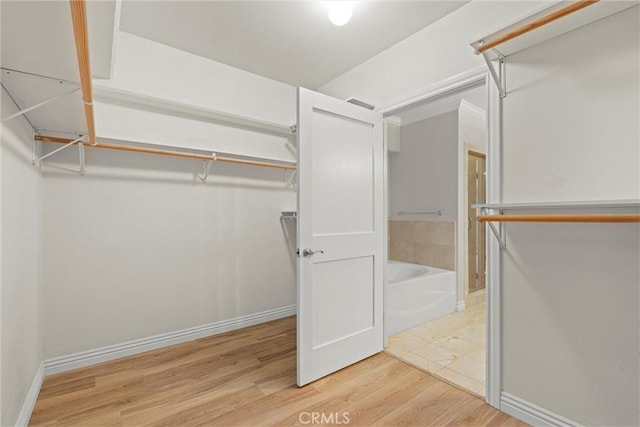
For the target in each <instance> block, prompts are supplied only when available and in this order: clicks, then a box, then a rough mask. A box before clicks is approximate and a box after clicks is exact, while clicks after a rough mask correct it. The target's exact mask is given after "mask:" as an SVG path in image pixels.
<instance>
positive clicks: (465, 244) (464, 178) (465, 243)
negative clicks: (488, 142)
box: [458, 141, 487, 308]
mask: <svg viewBox="0 0 640 427" xmlns="http://www.w3.org/2000/svg"><path fill="white" fill-rule="evenodd" d="M460 147H461V148H462V151H463V156H464V158H463V165H464V167H463V168H462V170H461V171H462V175H460V174H458V175H459V176H458V179H459V184H462V186H463V192H464V204H463V206H464V212H463V214H464V215H463V218H464V220H465V221H468V219H469V209H468V205H469V188H468V186H467V184H468V182H469V181H468V179H469V168H468V166H467V165H468V162H469V156H470V155H474V156H478V157H482V158H483V159H484V161H485V172H486V162H487V154H486V153H483V152H482V151H479V150H478V148H481V147H475V146H472V145H469V144H465V143H464V142H463V141H462V142H461V145H460ZM485 151H486V150H485ZM485 194H486V188H485ZM485 228H486V227H485ZM485 234H486V233H485ZM461 241H462V242H461ZM458 243H461V246H462V248H463V249H464V256H465V260H464V266H465V276H464V284H463V288H464V289H463V293H464V295H465V296H466V295H469V289H470V287H471V283H470V282H469V281H468V279H469V261H470V260H469V225H468V224H466V227H465V234H464V236H462V239H458ZM485 250H486V248H485ZM485 256H486V255H485ZM485 273H486V271H485ZM486 279H487V278H486V275H485V290H486V288H487V286H486V285H487V280H486ZM465 308H466V307H465Z"/></svg>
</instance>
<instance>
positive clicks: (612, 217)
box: [478, 214, 640, 223]
mask: <svg viewBox="0 0 640 427" xmlns="http://www.w3.org/2000/svg"><path fill="white" fill-rule="evenodd" d="M478 220H479V221H481V222H615V223H623V222H624V223H633V222H640V215H637V214H572V215H555V214H549V215H545V214H539V215H481V216H479V217H478Z"/></svg>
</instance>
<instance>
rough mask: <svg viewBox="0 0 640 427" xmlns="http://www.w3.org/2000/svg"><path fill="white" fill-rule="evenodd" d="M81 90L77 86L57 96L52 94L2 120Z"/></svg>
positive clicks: (20, 114)
mask: <svg viewBox="0 0 640 427" xmlns="http://www.w3.org/2000/svg"><path fill="white" fill-rule="evenodd" d="M79 90H80V88H78V87H76V88H74V89H72V90H69V91H67V92H62V93H59V94H57V95H55V96H52V97H51V98H47V99H45V100H44V101H41V102H38V103H37V104H35V105H32V106H31V107H27V108H23V109H22V110H20V111H18V112H17V113H14V114H10V115H8V116H7V117H3V118H2V121H3V122H6V121H7V120H11V119H13V118H15V117H18V116H22V115H23V114H26V113H28V112H29V111H31V110H35V109H36V108H39V107H42V106H43V105H47V104H48V103H50V102H52V101H55V100H56V99H58V98H62V97H63V96H67V95H71V94H72V93H74V92H77V91H79Z"/></svg>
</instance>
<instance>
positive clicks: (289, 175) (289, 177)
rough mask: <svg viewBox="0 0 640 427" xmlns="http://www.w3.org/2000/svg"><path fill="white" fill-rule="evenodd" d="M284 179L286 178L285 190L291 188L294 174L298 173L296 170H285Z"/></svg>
mask: <svg viewBox="0 0 640 427" xmlns="http://www.w3.org/2000/svg"><path fill="white" fill-rule="evenodd" d="M284 173H285V177H286V181H285V188H293V186H294V185H295V184H294V180H295V177H296V173H298V170H297V169H294V170H291V171H289V170H285V172H284Z"/></svg>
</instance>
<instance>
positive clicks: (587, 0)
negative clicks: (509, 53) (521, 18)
mask: <svg viewBox="0 0 640 427" xmlns="http://www.w3.org/2000/svg"><path fill="white" fill-rule="evenodd" d="M598 1H599V0H578V1H576V2H575V3H572V4H570V5H569V6H567V7H565V8H562V9H559V10H556V11H555V12H553V13H550V14H549V15H546V16H543V17H540V18H538V19H536V20H535V21H533V22H530V23H529V24H526V25H523V26H522V27H519V28H516V29H515V30H513V31H509V32H508V33H506V34H505V35H503V36H500V37H498V38H497V39H495V40H492V41H489V42H487V41H485V43H484V44H483V45H482V46H480V47H479V48H478V53H482V52H484V51H485V50H489V49H491V48H494V47H496V46H498V45H500V44H502V43H504V42H506V41H509V40H511V39H515V38H516V37H519V36H521V35H523V34H525V33H528V32H529V31H533V30H535V29H536V28H539V27H542V26H543V25H546V24H548V23H550V22H553V21H555V20H556V19H560V18H562V17H564V16H567V15H569V14H572V13H573V12H577V11H578V10H580V9H583V8H585V7H587V6H591V5H592V4H594V3H597V2H598Z"/></svg>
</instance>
